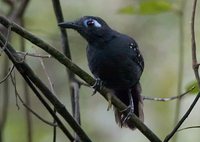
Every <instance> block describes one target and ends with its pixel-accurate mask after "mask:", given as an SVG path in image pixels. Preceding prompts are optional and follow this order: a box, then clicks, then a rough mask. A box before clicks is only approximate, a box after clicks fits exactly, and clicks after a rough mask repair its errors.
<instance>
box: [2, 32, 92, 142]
mask: <svg viewBox="0 0 200 142" xmlns="http://www.w3.org/2000/svg"><path fill="white" fill-rule="evenodd" d="M5 42H6V41H5V38H4V37H3V36H2V35H1V34H0V46H1V47H3V45H4V44H5ZM5 53H6V55H7V56H8V57H9V59H10V60H11V61H12V62H13V64H14V65H15V67H16V69H17V70H18V71H19V72H20V74H21V75H22V77H23V78H24V79H25V81H26V82H27V83H28V85H29V86H30V87H31V89H32V90H33V91H34V93H35V94H36V95H37V97H38V98H39V99H40V101H41V102H42V104H43V105H44V106H45V107H46V108H47V110H48V111H49V112H50V114H51V115H52V116H53V118H54V119H55V120H56V122H57V123H58V125H59V127H60V128H61V130H63V132H64V133H65V132H66V131H64V128H65V127H62V126H64V125H60V124H61V121H60V119H59V118H58V117H57V116H56V115H55V113H54V111H53V110H52V109H51V108H50V106H49V105H48V104H47V103H46V101H45V100H44V99H43V97H42V96H41V95H40V93H39V92H38V91H37V89H36V87H37V88H38V89H39V90H40V91H41V92H42V93H43V95H44V96H45V97H46V98H47V99H48V100H49V101H50V102H51V103H52V104H53V106H54V107H55V109H56V111H57V112H58V113H59V114H60V115H61V116H62V117H63V118H64V120H65V121H66V122H68V124H69V125H70V126H71V128H72V129H73V130H74V131H76V132H77V134H78V136H79V137H80V138H81V140H82V141H83V142H91V140H90V139H89V137H88V136H87V135H86V133H85V132H84V131H83V129H82V128H81V127H80V126H79V125H78V124H77V122H76V121H75V120H74V119H73V117H72V116H71V115H70V113H69V112H68V110H67V109H66V108H65V106H64V105H63V104H62V103H61V102H60V101H59V100H58V99H57V98H56V96H54V95H53V93H52V92H51V91H50V90H49V89H48V88H47V86H45V85H44V84H43V82H42V81H41V80H40V79H39V78H38V77H37V76H36V75H35V74H34V72H33V71H32V69H31V68H30V67H29V66H28V65H27V64H26V63H24V62H19V61H20V60H22V59H21V57H20V56H18V54H17V52H16V51H15V50H14V49H13V48H12V46H11V45H10V44H8V45H7V47H6V49H5ZM35 86H36V87H35ZM65 134H66V135H67V136H68V133H65Z"/></svg>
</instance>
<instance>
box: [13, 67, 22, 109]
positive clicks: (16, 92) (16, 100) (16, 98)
mask: <svg viewBox="0 0 200 142" xmlns="http://www.w3.org/2000/svg"><path fill="white" fill-rule="evenodd" d="M13 74H14V76H13V79H14V80H15V81H16V79H15V77H16V75H15V70H14V72H13ZM11 77H12V75H11ZM11 79H12V78H11ZM15 85H16V82H15ZM14 89H15V103H16V106H17V109H18V110H19V109H20V107H19V104H18V97H17V96H18V95H19V94H18V91H17V87H16V86H15V87H14Z"/></svg>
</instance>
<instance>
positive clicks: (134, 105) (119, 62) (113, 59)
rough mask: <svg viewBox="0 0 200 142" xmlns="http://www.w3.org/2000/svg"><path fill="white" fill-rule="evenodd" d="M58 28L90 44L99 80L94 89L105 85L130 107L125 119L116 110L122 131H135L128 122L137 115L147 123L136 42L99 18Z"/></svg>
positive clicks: (91, 63)
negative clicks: (69, 30) (70, 32)
mask: <svg viewBox="0 0 200 142" xmlns="http://www.w3.org/2000/svg"><path fill="white" fill-rule="evenodd" d="M59 26H60V27H62V28H71V29H74V30H76V31H77V32H78V33H80V34H81V36H83V37H84V38H85V39H86V40H87V42H88V46H87V59H88V63H89V68H90V70H91V72H92V73H93V75H94V76H95V78H96V80H97V81H96V83H95V87H96V88H97V87H100V86H99V85H101V83H103V85H104V86H106V87H107V88H109V89H110V90H112V92H113V94H114V95H116V96H117V97H118V98H119V99H120V100H121V101H122V102H123V103H124V104H126V105H127V106H128V108H127V109H126V110H124V111H129V112H128V114H126V115H125V113H124V111H119V110H117V109H116V108H115V119H116V122H117V123H118V124H119V125H120V126H121V127H122V126H124V127H129V128H131V129H134V128H135V126H134V124H132V123H131V122H129V121H128V119H129V118H130V116H131V114H132V113H135V114H136V115H137V116H138V117H139V118H140V119H141V120H142V121H143V119H144V117H143V99H142V97H141V95H140V94H141V87H140V83H139V80H140V77H141V75H142V72H143V69H144V61H143V57H142V55H141V53H140V51H139V49H138V45H137V43H136V42H135V40H134V39H132V38H131V37H129V36H127V35H124V34H121V33H119V32H117V31H115V30H113V29H111V28H110V27H109V26H108V25H107V24H106V22H105V21H104V20H103V19H101V18H99V17H93V16H84V17H82V18H80V19H78V20H76V21H74V22H63V23H60V24H59Z"/></svg>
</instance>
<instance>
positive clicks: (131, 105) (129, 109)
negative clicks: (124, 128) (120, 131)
mask: <svg viewBox="0 0 200 142" xmlns="http://www.w3.org/2000/svg"><path fill="white" fill-rule="evenodd" d="M128 96H129V106H128V107H127V108H126V109H125V110H122V112H127V114H125V115H123V117H122V124H124V123H125V122H126V121H127V120H128V119H130V117H131V116H132V114H133V113H134V102H133V96H132V94H131V90H129V93H128Z"/></svg>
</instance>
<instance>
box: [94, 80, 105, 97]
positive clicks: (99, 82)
mask: <svg viewBox="0 0 200 142" xmlns="http://www.w3.org/2000/svg"><path fill="white" fill-rule="evenodd" d="M92 88H94V91H93V93H92V96H93V95H95V94H96V92H97V90H101V89H102V88H103V81H102V80H101V79H100V78H96V81H95V83H94V85H92Z"/></svg>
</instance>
